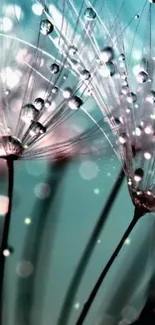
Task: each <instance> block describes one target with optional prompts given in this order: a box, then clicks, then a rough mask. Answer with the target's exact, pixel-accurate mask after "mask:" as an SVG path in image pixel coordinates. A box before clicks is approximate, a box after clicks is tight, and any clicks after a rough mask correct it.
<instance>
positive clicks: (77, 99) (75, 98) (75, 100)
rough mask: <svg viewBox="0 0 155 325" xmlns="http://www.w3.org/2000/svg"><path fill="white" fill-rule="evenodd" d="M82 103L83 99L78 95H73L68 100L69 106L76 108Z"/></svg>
mask: <svg viewBox="0 0 155 325" xmlns="http://www.w3.org/2000/svg"><path fill="white" fill-rule="evenodd" d="M82 104H83V102H82V99H81V98H80V97H78V96H73V97H72V98H71V99H70V100H69V102H68V106H69V107H70V108H71V109H74V110H75V109H78V108H79V107H80V106H81V105H82Z"/></svg>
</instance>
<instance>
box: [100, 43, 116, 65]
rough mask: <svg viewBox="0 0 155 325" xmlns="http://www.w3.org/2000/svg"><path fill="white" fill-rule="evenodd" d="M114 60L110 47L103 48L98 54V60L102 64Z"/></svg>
mask: <svg viewBox="0 0 155 325" xmlns="http://www.w3.org/2000/svg"><path fill="white" fill-rule="evenodd" d="M113 59H114V51H113V48H112V47H110V46H107V47H105V48H104V49H103V50H102V51H101V53H100V60H101V61H103V62H104V63H107V62H110V61H112V60H113Z"/></svg>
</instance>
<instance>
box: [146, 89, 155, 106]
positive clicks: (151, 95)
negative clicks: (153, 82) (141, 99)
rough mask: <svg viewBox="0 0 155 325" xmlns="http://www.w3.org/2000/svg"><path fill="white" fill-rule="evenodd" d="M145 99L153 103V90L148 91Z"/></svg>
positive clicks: (154, 101)
mask: <svg viewBox="0 0 155 325" xmlns="http://www.w3.org/2000/svg"><path fill="white" fill-rule="evenodd" d="M146 100H147V101H148V102H149V103H151V104H154V103H155V91H154V90H151V91H150V93H149V94H148V95H147V97H146Z"/></svg>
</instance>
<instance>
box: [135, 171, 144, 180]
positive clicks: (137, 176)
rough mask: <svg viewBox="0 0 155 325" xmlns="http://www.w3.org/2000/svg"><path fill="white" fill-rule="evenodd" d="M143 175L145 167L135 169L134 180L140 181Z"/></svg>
mask: <svg viewBox="0 0 155 325" xmlns="http://www.w3.org/2000/svg"><path fill="white" fill-rule="evenodd" d="M143 176H144V172H143V169H142V168H137V169H136V170H135V175H134V180H135V181H136V182H140V181H141V180H142V178H143Z"/></svg>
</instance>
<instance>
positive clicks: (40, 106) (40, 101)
mask: <svg viewBox="0 0 155 325" xmlns="http://www.w3.org/2000/svg"><path fill="white" fill-rule="evenodd" d="M34 105H35V107H36V109H37V110H39V111H40V110H42V109H43V107H44V100H43V99H42V98H39V97H38V98H36V99H35V101H34ZM32 120H33V118H32Z"/></svg>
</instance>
